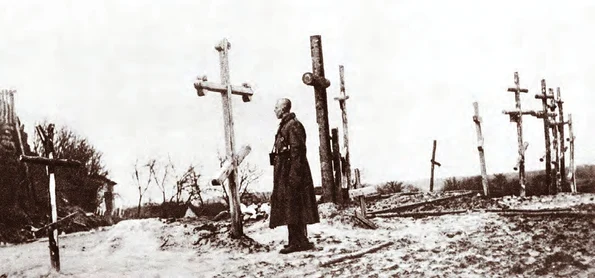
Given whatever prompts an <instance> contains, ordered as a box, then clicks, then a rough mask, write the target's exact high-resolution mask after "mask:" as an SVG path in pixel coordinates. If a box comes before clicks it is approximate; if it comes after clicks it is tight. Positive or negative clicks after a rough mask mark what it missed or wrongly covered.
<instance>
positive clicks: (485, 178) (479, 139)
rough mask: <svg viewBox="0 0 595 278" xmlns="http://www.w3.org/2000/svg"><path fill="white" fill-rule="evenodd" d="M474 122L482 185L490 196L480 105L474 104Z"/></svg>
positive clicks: (485, 192)
mask: <svg viewBox="0 0 595 278" xmlns="http://www.w3.org/2000/svg"><path fill="white" fill-rule="evenodd" d="M473 110H475V115H474V116H473V122H475V130H476V132H477V151H478V152H479V165H480V167H481V184H482V186H483V195H484V196H490V189H489V187H488V173H487V170H486V160H485V154H484V148H483V134H482V132H481V117H480V116H479V104H478V103H477V102H474V103H473Z"/></svg>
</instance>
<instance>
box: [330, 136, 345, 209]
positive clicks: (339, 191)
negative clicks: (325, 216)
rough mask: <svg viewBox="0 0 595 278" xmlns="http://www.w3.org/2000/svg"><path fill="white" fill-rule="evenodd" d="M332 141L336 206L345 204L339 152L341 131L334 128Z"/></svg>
mask: <svg viewBox="0 0 595 278" xmlns="http://www.w3.org/2000/svg"><path fill="white" fill-rule="evenodd" d="M331 141H332V147H333V168H334V170H335V188H334V189H335V190H334V194H333V195H334V199H333V202H334V203H335V204H342V203H343V187H342V183H341V175H342V171H341V151H340V150H339V130H338V129H337V128H333V129H332V130H331Z"/></svg>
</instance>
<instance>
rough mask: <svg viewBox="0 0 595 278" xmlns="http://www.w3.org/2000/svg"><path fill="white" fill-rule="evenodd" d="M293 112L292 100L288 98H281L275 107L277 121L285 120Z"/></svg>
mask: <svg viewBox="0 0 595 278" xmlns="http://www.w3.org/2000/svg"><path fill="white" fill-rule="evenodd" d="M289 112H291V100H289V99H288V98H280V99H279V100H277V104H276V105H275V115H276V116H277V119H281V118H283V116H284V115H285V114H287V113H289Z"/></svg>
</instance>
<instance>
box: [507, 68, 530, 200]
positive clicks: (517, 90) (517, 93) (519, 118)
mask: <svg viewBox="0 0 595 278" xmlns="http://www.w3.org/2000/svg"><path fill="white" fill-rule="evenodd" d="M514 85H515V87H512V88H508V91H509V92H514V102H515V108H516V111H515V112H516V113H514V114H509V115H510V118H511V120H512V121H514V122H516V124H517V125H516V126H517V128H516V130H517V139H518V153H519V158H518V161H517V163H518V169H519V186H520V195H521V197H525V194H526V192H525V184H526V181H525V144H524V143H523V111H522V110H521V93H527V92H529V90H527V89H521V85H520V81H519V73H518V72H515V73H514Z"/></svg>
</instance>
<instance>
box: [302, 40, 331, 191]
mask: <svg viewBox="0 0 595 278" xmlns="http://www.w3.org/2000/svg"><path fill="white" fill-rule="evenodd" d="M310 50H311V55H312V73H305V74H304V75H303V76H302V81H303V82H304V84H306V85H309V86H313V87H314V100H315V102H316V122H317V123H318V133H319V138H320V147H319V154H320V172H321V179H322V190H323V195H322V198H323V201H324V202H331V201H333V200H332V194H333V187H334V179H333V159H332V155H331V140H330V136H329V123H328V103H327V97H326V88H328V87H329V86H330V81H328V79H326V78H325V76H324V59H323V56H322V40H321V37H320V35H315V36H310Z"/></svg>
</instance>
